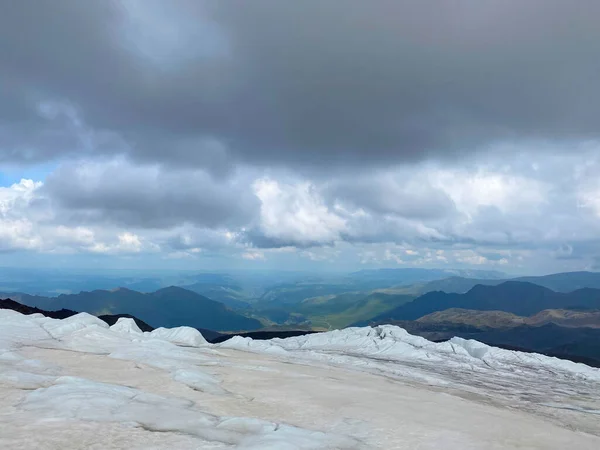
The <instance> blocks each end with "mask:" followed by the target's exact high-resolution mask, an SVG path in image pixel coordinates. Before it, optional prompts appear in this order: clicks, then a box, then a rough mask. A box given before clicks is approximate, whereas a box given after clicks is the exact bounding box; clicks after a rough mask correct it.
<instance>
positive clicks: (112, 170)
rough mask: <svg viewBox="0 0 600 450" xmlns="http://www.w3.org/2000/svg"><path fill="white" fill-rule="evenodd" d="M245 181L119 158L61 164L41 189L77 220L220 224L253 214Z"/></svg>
mask: <svg viewBox="0 0 600 450" xmlns="http://www.w3.org/2000/svg"><path fill="white" fill-rule="evenodd" d="M247 183H249V181H248V180H244V179H237V178H235V177H234V178H225V179H215V178H214V177H212V176H211V175H210V174H208V173H207V172H205V171H202V170H183V169H181V170H177V171H174V170H169V169H168V168H164V167H161V166H157V165H151V166H148V165H134V164H132V163H131V162H129V161H127V160H124V159H122V158H117V159H112V160H109V161H98V162H89V161H84V162H81V163H72V164H67V165H64V166H62V167H61V168H59V169H58V170H57V171H56V172H55V173H53V174H51V175H50V176H49V177H48V180H47V182H46V185H45V187H44V191H45V193H46V194H47V195H48V197H50V198H51V199H52V200H53V201H55V202H57V204H58V206H59V207H60V208H62V209H64V210H65V213H68V215H69V216H70V218H71V220H72V221H75V222H77V223H99V222H108V223H113V224H118V225H121V226H133V227H139V228H165V227H173V226H176V225H182V224H185V223H190V224H193V225H197V226H203V227H207V228H219V227H236V226H240V225H244V224H246V223H247V222H248V221H250V220H251V219H252V217H253V215H254V211H255V209H256V206H257V203H258V202H257V201H256V198H255V197H254V195H252V193H251V191H250V189H249V185H248V184H247Z"/></svg>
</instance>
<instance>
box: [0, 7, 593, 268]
mask: <svg viewBox="0 0 600 450" xmlns="http://www.w3.org/2000/svg"><path fill="white" fill-rule="evenodd" d="M599 16H600V2H597V1H585V0H582V1H580V2H564V1H558V0H544V1H542V0H534V1H528V2H522V1H517V0H506V1H502V2H500V1H497V2H473V1H461V0H459V1H457V2H452V3H431V2H404V1H397V2H386V1H374V2H373V1H371V2H364V1H354V0H348V1H345V2H323V1H317V0H304V1H302V2H279V1H276V0H272V1H271V0H257V1H253V2H246V3H240V2H217V1H212V2H210V1H195V0H172V1H169V2H165V1H154V0H125V1H118V2H116V1H102V2H100V1H97V2H82V1H77V0H60V1H55V2H28V1H20V2H15V1H13V2H10V1H5V2H0V265H1V266H11V265H15V266H52V267H90V268H102V267H104V268H121V267H122V268H151V269H169V268H177V269H183V268H185V269H198V270H201V269H211V268H220V269H226V268H234V269H260V270H267V269H297V270H358V269H361V268H377V267H398V268H402V267H423V268H432V267H438V268H440V267H441V268H472V269H486V270H500V271H503V272H507V273H528V274H535V273H549V272H559V271H571V270H598V269H600V235H599V233H598V230H599V226H600V126H599V123H598V118H599V117H600V77H599V76H598V74H600V58H599V57H598V55H600V27H598V26H597V18H598V17H599Z"/></svg>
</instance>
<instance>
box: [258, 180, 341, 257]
mask: <svg viewBox="0 0 600 450" xmlns="http://www.w3.org/2000/svg"><path fill="white" fill-rule="evenodd" d="M253 189H254V192H255V194H256V196H257V197H258V198H259V200H260V202H261V206H260V225H259V231H260V232H261V233H262V234H263V236H264V238H266V239H265V241H271V242H272V245H273V246H280V247H285V246H288V245H295V246H300V247H309V246H313V245H323V244H331V243H333V242H335V241H336V240H339V239H340V238H341V237H340V236H341V233H342V232H343V231H344V229H345V227H346V222H345V220H344V219H343V218H341V217H339V216H338V215H336V214H335V213H333V212H331V211H330V210H329V209H328V208H327V206H326V205H325V204H324V203H323V200H322V198H321V196H320V195H319V193H318V192H316V190H315V189H314V187H313V186H312V185H311V184H310V183H308V182H301V183H296V184H291V183H287V184H284V183H279V182H278V181H276V180H272V179H269V178H261V179H258V180H257V181H255V182H254V184H253ZM251 236H252V235H251ZM276 243H279V245H276Z"/></svg>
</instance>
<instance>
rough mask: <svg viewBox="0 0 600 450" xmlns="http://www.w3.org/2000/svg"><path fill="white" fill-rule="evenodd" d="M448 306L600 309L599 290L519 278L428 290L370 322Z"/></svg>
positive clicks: (520, 310)
mask: <svg viewBox="0 0 600 450" xmlns="http://www.w3.org/2000/svg"><path fill="white" fill-rule="evenodd" d="M449 308H462V309H471V310H481V311H495V310H497V311H505V312H509V313H513V314H517V315H521V316H530V315H532V314H535V313H537V312H540V311H543V310H545V309H564V308H570V309H572V308H592V309H600V289H592V288H583V289H578V290H576V291H573V292H569V293H563V292H555V291H552V290H550V289H548V288H545V287H542V286H538V285H536V284H532V283H528V282H522V281H505V282H503V283H501V284H499V285H497V286H484V285H476V286H475V287H473V288H472V289H471V290H470V291H468V292H467V293H465V294H455V293H450V294H448V293H446V292H441V291H435V292H429V293H427V294H424V295H422V296H420V297H418V298H416V299H415V300H413V301H411V302H409V303H407V304H405V305H401V306H398V307H397V308H394V309H392V310H390V311H387V312H385V313H382V314H380V315H378V316H375V317H373V318H372V319H371V322H376V323H379V322H385V321H386V320H388V321H389V320H416V319H418V318H420V317H423V316H425V315H427V314H431V313H433V312H436V311H443V310H446V309H449Z"/></svg>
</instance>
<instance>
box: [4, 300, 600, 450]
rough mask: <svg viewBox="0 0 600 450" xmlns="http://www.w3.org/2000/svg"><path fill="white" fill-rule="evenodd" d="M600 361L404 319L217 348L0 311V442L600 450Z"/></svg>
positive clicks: (173, 332)
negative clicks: (440, 335)
mask: <svg viewBox="0 0 600 450" xmlns="http://www.w3.org/2000/svg"><path fill="white" fill-rule="evenodd" d="M599 387H600V371H598V370H597V369H593V368H590V367H587V366H585V365H582V364H575V363H571V362H568V361H562V360H558V359H555V358H547V357H544V356H541V355H533V354H525V353H519V352H512V351H507V350H501V349H497V348H493V347H489V346H486V345H484V344H481V343H479V342H475V341H465V340H463V339H458V338H455V339H453V340H451V341H450V342H447V343H440V344H436V343H432V342H429V341H427V340H425V339H422V338H419V337H415V336H411V335H410V334H408V333H407V332H406V331H405V330H403V329H401V328H397V327H392V326H383V327H377V328H351V329H347V330H343V331H333V332H329V333H322V334H313V335H307V336H300V337H295V338H288V339H273V340H271V341H253V340H251V339H247V338H234V339H231V340H229V341H226V342H224V343H222V344H218V345H210V344H207V343H206V341H205V340H204V338H203V337H202V335H201V334H200V333H199V332H198V331H197V330H195V329H191V328H187V327H181V328H175V329H158V330H155V331H153V332H151V333H143V332H141V331H140V329H139V328H138V327H137V325H136V324H135V322H134V321H133V320H131V319H119V321H118V322H117V323H116V324H114V325H113V326H112V327H108V326H107V325H106V323H104V322H103V321H101V320H99V319H97V318H96V317H94V316H91V315H89V314H78V315H76V316H73V317H70V318H68V319H65V320H54V319H49V318H45V317H43V316H41V315H37V314H36V315H30V316H23V315H21V314H19V313H16V312H13V311H6V310H0V430H2V432H0V448H20V449H37V448H45V449H79V448H91V449H116V448H133V449H169V448H176V449H198V448H203V449H204V448H219V449H220V448H242V449H282V450H285V449H323V448H330V449H354V448H357V449H362V448H405V449H413V448H420V449H436V448H444V449H484V448H485V449H488V448H491V449H504V448H514V449H516V448H526V449H534V448H539V449H542V448H555V449H562V448H566V447H567V446H569V447H574V448H578V449H588V448H589V449H598V448H600V438H599V437H598V436H599V435H600V425H599V423H598V422H599V421H598V419H599V416H598V414H600V399H599V394H598V392H599V389H598V388H599Z"/></svg>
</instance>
